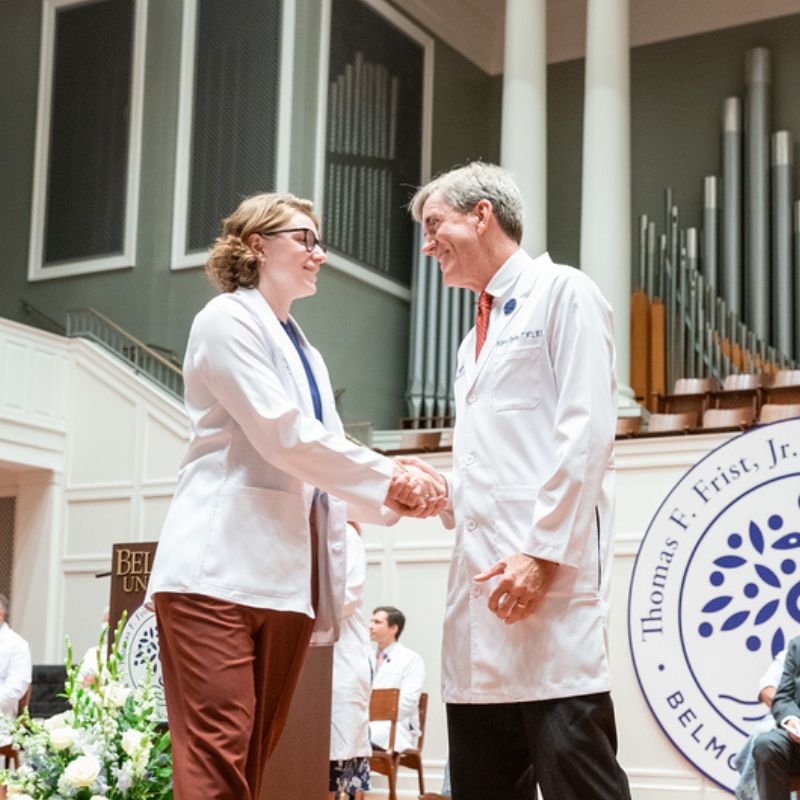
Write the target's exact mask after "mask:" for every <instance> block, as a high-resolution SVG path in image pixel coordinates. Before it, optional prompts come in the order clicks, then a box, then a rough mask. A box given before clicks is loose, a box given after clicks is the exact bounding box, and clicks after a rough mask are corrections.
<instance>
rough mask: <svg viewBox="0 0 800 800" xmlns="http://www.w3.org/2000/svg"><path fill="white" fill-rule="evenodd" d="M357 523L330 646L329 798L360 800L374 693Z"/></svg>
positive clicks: (351, 527) (352, 526)
mask: <svg viewBox="0 0 800 800" xmlns="http://www.w3.org/2000/svg"><path fill="white" fill-rule="evenodd" d="M360 530H361V529H360V528H359V526H358V523H357V522H348V523H347V541H346V543H345V547H346V550H347V561H346V565H347V578H346V582H345V596H344V608H343V610H342V628H341V631H340V633H339V639H338V640H337V642H336V644H334V646H333V694H332V698H331V749H330V770H329V778H328V791H329V793H330V794H329V795H328V797H329V798H331V799H332V800H333V798H335V800H354V798H355V799H356V800H358V799H359V798H362V797H363V793H364V792H368V791H369V756H370V755H372V748H371V747H370V744H369V693H370V691H371V688H372V669H371V666H370V658H371V654H372V648H371V646H370V643H369V630H368V628H367V623H366V620H365V619H364V617H363V615H362V614H361V604H362V603H363V591H364V581H365V579H366V574H367V563H366V555H365V553H364V544H363V542H362V541H361V536H360Z"/></svg>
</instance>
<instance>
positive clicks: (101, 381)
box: [0, 320, 188, 662]
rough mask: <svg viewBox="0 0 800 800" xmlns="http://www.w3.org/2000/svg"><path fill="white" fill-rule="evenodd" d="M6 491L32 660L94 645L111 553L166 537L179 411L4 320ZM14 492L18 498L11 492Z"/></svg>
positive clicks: (19, 611) (138, 382)
mask: <svg viewBox="0 0 800 800" xmlns="http://www.w3.org/2000/svg"><path fill="white" fill-rule="evenodd" d="M0 376H2V378H1V379H0V479H1V480H0V482H1V483H3V485H4V486H5V487H6V488H5V491H7V492H9V491H13V492H14V493H15V494H16V497H17V520H16V526H15V543H14V570H13V587H12V598H11V599H12V606H13V620H14V626H15V628H17V629H18V630H19V631H20V633H22V634H23V635H24V636H25V637H26V638H27V639H28V640H29V641H30V643H31V648H32V651H33V658H34V661H35V662H57V661H60V660H62V659H63V658H64V655H65V645H64V637H65V636H67V635H68V636H70V638H71V639H72V641H73V644H74V649H75V652H76V653H78V654H80V653H82V652H83V651H84V650H85V649H86V648H88V647H89V646H91V645H92V644H95V643H96V642H95V640H96V638H97V635H98V633H99V629H100V622H101V619H102V616H103V610H104V608H105V607H106V605H107V604H108V591H109V581H108V578H100V579H98V578H95V574H96V573H98V572H105V571H108V570H109V569H110V566H111V558H110V556H111V545H112V544H113V543H114V542H121V541H143V540H150V539H156V538H158V533H159V530H160V528H161V522H162V520H163V517H164V514H165V513H166V507H167V505H168V503H169V499H170V497H171V496H172V492H173V491H174V488H175V481H176V477H177V470H178V464H179V463H180V459H181V457H182V455H183V452H184V450H185V448H186V442H187V437H188V425H187V421H186V415H185V413H184V411H183V408H182V406H181V405H180V404H179V403H178V402H176V401H175V400H173V399H172V398H170V397H168V396H167V395H165V394H164V393H163V392H161V391H160V390H159V389H157V388H155V387H154V386H153V385H151V384H150V383H149V382H147V381H145V380H143V379H142V378H140V377H138V376H137V375H135V374H134V373H133V371H132V370H130V369H128V368H127V367H126V366H125V365H124V364H122V363H121V362H120V361H118V360H117V359H116V358H114V357H112V356H111V355H109V354H108V353H106V352H105V351H104V350H103V349H102V348H100V347H97V346H95V345H92V344H89V343H87V342H85V341H83V340H81V339H65V338H63V337H61V336H54V335H51V334H48V333H44V332H42V331H39V330H37V329H35V328H30V327H27V326H25V325H18V324H16V323H13V322H10V321H8V320H0ZM9 487H10V488H9Z"/></svg>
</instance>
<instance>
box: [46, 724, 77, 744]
mask: <svg viewBox="0 0 800 800" xmlns="http://www.w3.org/2000/svg"><path fill="white" fill-rule="evenodd" d="M76 733H77V732H76V731H75V729H74V728H70V726H69V725H64V726H62V727H61V728H55V729H54V730H52V731H50V744H52V745H53V747H54V748H55V749H56V750H68V749H69V748H70V747H72V745H74V744H75V736H76Z"/></svg>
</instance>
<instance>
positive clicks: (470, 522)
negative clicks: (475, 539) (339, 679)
mask: <svg viewBox="0 0 800 800" xmlns="http://www.w3.org/2000/svg"><path fill="white" fill-rule="evenodd" d="M477 527H478V523H477V522H475V520H474V519H472V517H470V518H469V519H468V520H467V530H468V531H474V530H475V528H477Z"/></svg>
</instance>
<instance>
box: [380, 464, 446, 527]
mask: <svg viewBox="0 0 800 800" xmlns="http://www.w3.org/2000/svg"><path fill="white" fill-rule="evenodd" d="M394 464H395V468H394V474H393V475H392V482H391V484H390V485H389V493H388V495H387V496H386V500H385V504H386V505H387V506H388V508H390V509H391V510H392V511H394V512H395V513H396V514H401V515H402V516H404V517H419V518H422V517H431V516H433V515H434V514H438V513H439V512H440V511H441V510H442V509H443V508H444V506H445V504H446V503H447V481H446V480H445V479H444V478H443V477H442V475H441V474H440V473H439V472H437V471H436V470H435V469H434V468H433V467H431V466H430V465H429V464H426V463H425V462H424V461H421V460H420V459H418V458H415V457H414V456H402V457H399V458H396V459H395V462H394Z"/></svg>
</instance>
